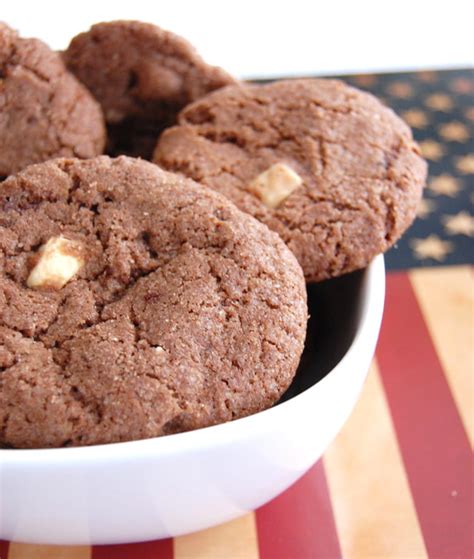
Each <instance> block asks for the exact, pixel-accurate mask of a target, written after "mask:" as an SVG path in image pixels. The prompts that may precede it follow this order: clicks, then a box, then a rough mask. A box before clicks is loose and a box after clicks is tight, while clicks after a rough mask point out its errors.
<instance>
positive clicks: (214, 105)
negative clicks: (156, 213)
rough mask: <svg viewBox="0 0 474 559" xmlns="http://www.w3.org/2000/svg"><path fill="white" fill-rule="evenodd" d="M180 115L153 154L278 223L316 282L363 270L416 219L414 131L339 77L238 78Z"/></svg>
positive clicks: (418, 164)
mask: <svg viewBox="0 0 474 559" xmlns="http://www.w3.org/2000/svg"><path fill="white" fill-rule="evenodd" d="M178 120H179V124H178V126H175V127H173V128H170V129H169V130H166V131H165V132H164V133H163V134H162V136H161V137H160V140H159V142H158V145H157V147H156V150H155V153H154V161H155V162H156V163H157V164H159V165H160V166H162V167H163V168H165V169H168V170H170V171H175V172H178V173H181V174H182V175H184V176H186V177H189V178H192V179H194V180H196V181H198V182H200V183H201V184H204V185H206V186H209V187H211V188H213V189H214V190H217V191H219V192H221V193H222V194H225V195H226V196H227V197H228V198H229V199H230V200H232V201H233V202H234V203H235V204H236V205H237V206H238V207H239V208H240V209H241V210H244V211H245V212H248V213H250V214H252V215H253V216H254V217H256V218H257V219H259V220H260V221H262V222H263V223H265V224H266V225H268V226H269V227H270V228H271V229H273V230H274V231H277V232H278V233H279V234H280V236H281V237H282V238H283V240H284V241H285V242H286V243H287V245H288V246H289V248H290V249H291V250H292V251H293V253H294V254H295V255H296V257H297V258H298V260H299V262H300V264H301V266H302V267H303V270H304V272H305V276H306V279H307V280H308V281H319V280H323V279H326V278H330V277H334V276H338V275H341V274H344V273H347V272H350V271H352V270H356V269H358V268H363V267H365V266H366V265H367V264H368V263H369V262H370V260H371V259H372V258H373V257H374V256H375V255H376V254H378V253H380V252H383V251H385V250H387V249H388V248H389V247H390V246H392V245H393V244H394V243H395V242H396V241H397V239H398V238H399V237H400V236H401V235H402V233H403V232H404V231H405V229H406V228H407V227H408V226H409V225H410V223H411V222H412V220H413V219H414V218H415V215H416V209H417V205H418V202H419V200H420V198H421V194H422V190H423V186H424V183H425V178H426V164H425V162H424V161H423V159H422V158H421V157H420V151H419V148H418V146H417V145H416V143H415V142H414V141H413V138H412V134H411V131H410V130H409V128H408V127H407V126H406V125H405V124H404V122H403V121H402V120H401V119H399V118H398V117H397V116H396V115H395V114H394V113H393V112H392V111H391V110H390V109H388V108H387V107H385V106H384V105H382V103H380V102H379V101H378V100H377V99H375V97H373V96H372V95H370V94H368V93H363V92H362V91H359V90H357V89H355V88H352V87H349V86H348V85H345V84H344V83H342V82H340V81H336V80H323V79H318V80H310V79H308V80H291V81H280V82H275V83H272V84H268V85H240V86H231V87H227V88H224V89H222V90H220V91H216V92H214V93H211V94H209V95H207V96H206V97H204V98H202V99H200V100H198V101H196V102H194V103H192V104H191V105H188V106H187V107H186V108H185V109H184V110H183V111H182V112H181V114H180V116H179V119H178Z"/></svg>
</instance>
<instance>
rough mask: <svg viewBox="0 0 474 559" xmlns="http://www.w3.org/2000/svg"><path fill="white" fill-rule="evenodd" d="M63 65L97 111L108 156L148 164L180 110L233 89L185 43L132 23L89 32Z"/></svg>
mask: <svg viewBox="0 0 474 559" xmlns="http://www.w3.org/2000/svg"><path fill="white" fill-rule="evenodd" d="M64 59H65V61H66V64H67V66H68V67H69V69H70V70H71V71H72V72H74V74H75V75H76V76H77V77H78V78H79V79H80V80H81V81H82V82H83V83H84V84H85V85H86V86H87V87H88V88H89V90H90V91H92V93H93V94H94V95H95V97H96V98H97V99H98V101H99V102H100V104H101V105H102V108H103V110H104V113H105V118H106V120H107V122H108V124H109V152H110V153H111V154H112V155H117V154H119V153H127V154H128V155H141V156H143V157H145V158H150V157H151V154H152V151H153V148H154V146H155V144H156V139H157V138H158V136H159V134H160V132H161V131H162V130H163V129H164V128H166V127H167V126H170V125H171V124H174V123H175V121H176V115H177V113H178V112H179V111H180V110H181V109H182V108H183V107H184V106H185V105H187V104H188V103H190V102H191V101H194V100H195V99H198V98H199V97H202V96H203V95H205V94H206V93H208V92H209V91H212V90H214V89H218V88H220V87H222V86H224V85H228V84H231V83H235V80H234V79H233V78H232V77H231V76H229V75H228V74H227V73H226V72H224V71H223V70H221V69H220V68H216V67H214V66H209V65H208V64H206V63H205V62H204V61H203V60H202V58H201V57H200V56H199V55H198V54H197V52H196V51H195V50H194V48H193V47H192V46H191V45H190V44H189V43H188V42H187V41H186V40H185V39H183V38H181V37H179V36H177V35H174V34H173V33H170V32H169V31H164V30H163V29H160V28H159V27H157V26H155V25H152V24H150V23H142V22H138V21H113V22H107V23H99V24H97V25H94V26H92V27H91V29H90V30H89V31H88V32H86V33H81V34H80V35H78V36H77V37H75V38H74V39H73V40H72V41H71V44H70V45H69V47H68V49H67V50H66V52H65V53H64Z"/></svg>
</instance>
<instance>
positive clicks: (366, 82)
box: [354, 74, 376, 87]
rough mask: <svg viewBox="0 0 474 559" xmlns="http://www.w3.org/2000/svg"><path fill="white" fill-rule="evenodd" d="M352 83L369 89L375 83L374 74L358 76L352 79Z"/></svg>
mask: <svg viewBox="0 0 474 559" xmlns="http://www.w3.org/2000/svg"><path fill="white" fill-rule="evenodd" d="M354 81H355V82H356V84H357V85H358V86H360V87H371V86H373V85H374V84H375V82H376V77H375V76H374V74H359V75H358V76H355V77H354Z"/></svg>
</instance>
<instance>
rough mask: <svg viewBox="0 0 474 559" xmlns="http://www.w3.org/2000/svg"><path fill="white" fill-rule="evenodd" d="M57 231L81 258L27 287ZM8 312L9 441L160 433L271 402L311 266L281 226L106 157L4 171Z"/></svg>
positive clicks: (0, 296) (99, 439) (0, 236)
mask: <svg viewBox="0 0 474 559" xmlns="http://www.w3.org/2000/svg"><path fill="white" fill-rule="evenodd" d="M51 239H62V240H63V242H66V241H65V239H68V241H67V242H69V243H74V246H75V247H79V246H80V247H81V249H80V255H81V263H82V266H81V267H80V268H79V267H78V268H77V269H76V270H75V275H74V276H73V277H68V281H67V283H65V285H64V286H63V287H61V288H58V287H56V288H54V286H51V285H49V287H48V285H45V287H44V288H41V287H40V288H34V289H33V288H29V287H28V284H27V280H28V277H29V275H30V273H31V270H32V269H33V268H34V267H35V265H36V264H37V262H38V253H39V252H41V247H45V246H49V247H51V246H52V243H51V242H50V240H51ZM48 242H49V243H48ZM73 254H74V252H73V251H70V252H69V255H73ZM35 285H36V284H35ZM61 285H62V284H61ZM0 309H1V313H0V445H3V446H11V447H17V448H21V447H58V446H65V445H88V444H97V443H109V442H115V441H125V440H132V439H141V438H147V437H154V436H160V435H165V434H168V433H175V432H179V431H185V430H189V429H195V428H198V427H203V426H207V425H212V424H215V423H219V422H223V421H228V420H231V419H234V418H237V417H241V416H245V415H248V414H251V413H254V412H256V411H259V410H261V409H263V408H265V407H268V406H270V405H272V404H273V403H274V402H276V401H277V400H278V398H279V397H280V395H281V394H282V393H283V392H284V391H285V390H286V388H287V387H288V385H289V384H290V382H291V380H292V378H293V375H294V373H295V371H296V368H297V365H298V362H299V358H300V355H301V352H302V349H303V343H304V337H305V330H306V319H307V308H306V290H305V285H304V278H303V274H302V272H301V269H300V267H299V265H298V263H297V262H296V259H295V258H294V256H293V255H292V254H291V252H290V251H289V250H288V249H287V247H286V246H285V244H284V243H283V242H282V241H281V239H279V238H278V236H277V235H276V234H275V233H274V232H272V231H270V230H269V229H268V228H266V227H265V226H264V225H262V224H260V223H259V222H258V221H256V220H254V219H253V218H252V217H251V216H249V215H247V214H244V213H242V212H240V211H239V210H238V209H237V208H236V207H235V206H234V205H233V204H231V203H230V202H229V201H228V200H227V199H225V198H224V197H223V196H221V195H219V194H218V193H215V192H213V191H211V190H208V189H204V188H202V186H200V185H197V184H195V183H193V182H192V181H190V180H188V179H184V178H182V177H179V176H177V175H174V174H171V173H167V172H164V171H162V170H160V169H159V168H158V167H157V166H156V165H153V164H151V163H147V162H144V161H140V160H136V159H132V158H128V157H120V158H117V159H110V158H108V157H106V156H102V157H98V158H95V159H90V160H84V161H81V160H78V159H57V160H53V161H48V162H46V163H43V164H39V165H33V166H30V167H28V168H26V169H25V170H23V171H22V172H21V173H19V174H17V175H14V176H11V177H9V178H8V179H7V180H6V181H5V182H3V183H2V185H1V189H0Z"/></svg>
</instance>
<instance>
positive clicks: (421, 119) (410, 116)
mask: <svg viewBox="0 0 474 559" xmlns="http://www.w3.org/2000/svg"><path fill="white" fill-rule="evenodd" d="M402 117H403V120H404V121H405V122H406V123H407V124H409V125H410V126H413V127H414V128H424V127H425V126H426V125H427V124H428V118H427V116H426V113H424V112H423V111H420V110H419V109H411V110H409V111H405V112H404V113H402Z"/></svg>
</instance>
